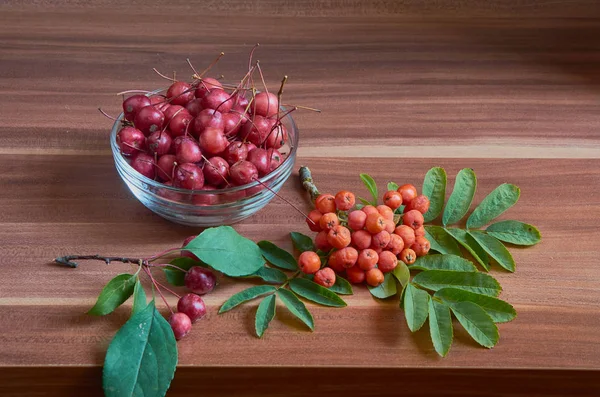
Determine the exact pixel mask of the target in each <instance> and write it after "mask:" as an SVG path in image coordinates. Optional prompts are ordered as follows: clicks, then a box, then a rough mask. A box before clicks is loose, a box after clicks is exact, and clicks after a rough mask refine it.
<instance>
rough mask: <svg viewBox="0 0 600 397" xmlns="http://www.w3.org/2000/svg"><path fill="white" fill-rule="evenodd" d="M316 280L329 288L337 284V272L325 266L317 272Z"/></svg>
mask: <svg viewBox="0 0 600 397" xmlns="http://www.w3.org/2000/svg"><path fill="white" fill-rule="evenodd" d="M314 282H315V283H317V284H319V285H322V286H323V287H326V288H329V287H331V286H333V284H335V272H334V271H333V269H331V268H329V267H324V268H323V269H321V270H319V271H317V272H316V273H315V278H314Z"/></svg>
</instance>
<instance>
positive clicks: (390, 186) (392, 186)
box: [387, 182, 400, 191]
mask: <svg viewBox="0 0 600 397" xmlns="http://www.w3.org/2000/svg"><path fill="white" fill-rule="evenodd" d="M399 187H400V186H398V184H397V183H396V182H388V184H387V190H388V191H390V190H398V188H399Z"/></svg>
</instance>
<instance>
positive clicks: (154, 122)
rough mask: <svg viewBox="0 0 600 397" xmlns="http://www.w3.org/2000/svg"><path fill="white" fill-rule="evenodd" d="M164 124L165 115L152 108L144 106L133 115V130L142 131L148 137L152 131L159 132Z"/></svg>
mask: <svg viewBox="0 0 600 397" xmlns="http://www.w3.org/2000/svg"><path fill="white" fill-rule="evenodd" d="M164 122H165V115H164V114H163V112H161V111H160V110H158V109H156V108H155V107H154V106H146V107H143V108H141V109H140V110H139V111H138V112H137V114H136V115H135V119H134V120H133V124H134V125H135V128H137V129H138V130H140V131H142V132H143V133H144V135H146V136H148V135H150V134H151V133H153V132H154V131H160V130H161V129H162V127H163V124H164Z"/></svg>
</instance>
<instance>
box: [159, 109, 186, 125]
mask: <svg viewBox="0 0 600 397" xmlns="http://www.w3.org/2000/svg"><path fill="white" fill-rule="evenodd" d="M183 112H187V110H186V109H185V108H184V107H183V106H179V105H171V106H169V107H168V108H167V109H166V110H165V111H164V112H163V114H164V115H165V123H168V122H169V121H171V119H172V118H173V116H175V115H176V114H179V113H183ZM188 113H189V112H188Z"/></svg>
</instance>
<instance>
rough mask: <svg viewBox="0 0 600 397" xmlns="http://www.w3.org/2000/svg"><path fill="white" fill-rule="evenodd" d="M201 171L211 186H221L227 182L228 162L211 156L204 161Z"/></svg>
mask: <svg viewBox="0 0 600 397" xmlns="http://www.w3.org/2000/svg"><path fill="white" fill-rule="evenodd" d="M202 171H203V172H204V180H205V181H206V182H207V183H209V184H211V185H213V186H221V185H224V184H226V183H227V177H228V176H229V163H227V161H225V159H223V158H221V157H218V156H215V157H211V158H210V159H209V160H208V161H207V162H206V163H204V168H203V169H202Z"/></svg>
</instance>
